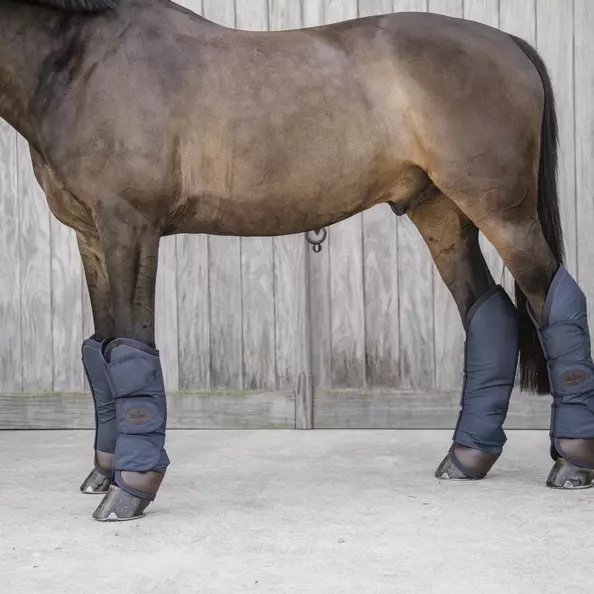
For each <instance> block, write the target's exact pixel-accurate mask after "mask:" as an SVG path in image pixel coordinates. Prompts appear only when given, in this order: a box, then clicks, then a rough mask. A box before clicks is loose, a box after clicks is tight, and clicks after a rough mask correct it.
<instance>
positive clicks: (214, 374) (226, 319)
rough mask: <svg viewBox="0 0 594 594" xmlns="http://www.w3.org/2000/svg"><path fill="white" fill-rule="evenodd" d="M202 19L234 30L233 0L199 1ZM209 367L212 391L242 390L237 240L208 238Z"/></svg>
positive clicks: (233, 238)
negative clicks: (223, 389) (213, 389)
mask: <svg viewBox="0 0 594 594" xmlns="http://www.w3.org/2000/svg"><path fill="white" fill-rule="evenodd" d="M203 13H204V16H205V17H206V18H208V19H210V20H212V21H214V22H216V23H219V24H221V25H225V26H227V27H235V25H236V21H235V2H234V1H233V0H203ZM209 286H210V344H211V355H210V367H211V384H210V385H211V386H212V387H213V388H231V389H241V388H243V345H242V335H243V323H242V306H241V239H240V238H239V237H218V236H211V237H209Z"/></svg>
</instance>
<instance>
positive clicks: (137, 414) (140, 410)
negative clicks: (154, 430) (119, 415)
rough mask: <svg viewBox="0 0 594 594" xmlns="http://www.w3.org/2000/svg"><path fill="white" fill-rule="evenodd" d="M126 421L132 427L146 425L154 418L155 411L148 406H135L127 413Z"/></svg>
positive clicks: (125, 414)
mask: <svg viewBox="0 0 594 594" xmlns="http://www.w3.org/2000/svg"><path fill="white" fill-rule="evenodd" d="M124 416H125V417H126V421H128V423H131V424H132V425H144V424H145V423H148V422H149V421H151V420H152V418H153V411H152V410H151V409H150V408H148V407H146V406H134V407H132V408H129V409H128V410H127V411H126V412H125V413H124Z"/></svg>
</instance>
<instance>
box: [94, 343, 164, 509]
mask: <svg viewBox="0 0 594 594" xmlns="http://www.w3.org/2000/svg"><path fill="white" fill-rule="evenodd" d="M101 351H102V356H103V360H104V364H105V367H106V369H107V377H108V380H109V384H110V386H111V389H112V392H113V394H114V397H115V403H116V413H117V429H118V438H117V444H116V448H115V463H114V469H115V476H114V484H113V485H112V486H111V487H110V490H109V492H108V493H107V495H106V496H105V498H104V500H103V501H102V502H101V504H100V505H99V507H98V508H97V510H96V511H95V513H94V514H93V517H94V518H95V519H96V520H99V521H123V520H133V519H136V518H140V517H142V516H143V515H144V510H145V509H146V507H147V506H148V505H149V503H150V502H151V501H153V500H154V499H155V496H156V493H157V491H158V489H159V487H160V485H161V482H162V480H163V477H164V475H165V471H166V469H167V467H168V465H169V458H168V456H167V453H166V451H165V427H166V423H167V405H166V399H165V386H164V383H163V372H162V369H161V362H160V359H159V351H157V350H156V349H154V348H152V347H149V346H147V345H145V344H143V343H140V342H137V341H134V340H130V339H115V340H112V341H110V342H108V343H104V344H103V345H102V347H101Z"/></svg>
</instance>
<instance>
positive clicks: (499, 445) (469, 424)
mask: <svg viewBox="0 0 594 594" xmlns="http://www.w3.org/2000/svg"><path fill="white" fill-rule="evenodd" d="M409 216H410V218H411V219H412V221H413V222H414V223H415V225H416V226H417V228H418V229H419V231H420V233H421V235H422V236H423V238H424V240H425V242H426V243H427V245H428V247H429V250H430V252H431V255H432V256H433V259H434V261H435V265H436V266H437V269H438V271H439V273H440V275H441V277H442V279H443V280H444V282H445V283H446V284H447V286H448V288H449V289H450V292H451V293H452V296H453V297H454V300H455V301H456V305H457V306H458V310H459V311H460V315H461V317H462V321H463V323H464V328H465V330H466V343H465V357H464V385H463V387H462V398H461V411H460V414H459V417H458V423H457V425H456V430H455V432H454V437H453V444H452V447H451V449H450V451H449V453H448V455H447V456H446V458H445V459H444V461H443V462H442V463H441V464H440V465H439V467H438V469H437V471H436V473H435V474H436V476H437V477H438V478H448V479H480V478H483V477H484V476H486V474H487V473H488V472H489V470H491V467H492V466H493V464H494V463H495V462H496V461H497V459H498V458H499V456H500V455H501V452H502V449H503V445H504V444H505V441H506V437H505V433H504V431H503V423H504V421H505V418H506V415H507V410H508V405H509V400H510V397H511V392H512V388H513V385H514V380H515V374H516V366H517V360H518V322H517V311H516V308H515V306H514V305H513V303H512V302H511V300H510V298H509V297H508V296H507V294H506V292H505V291H504V290H503V288H502V287H501V286H498V285H496V284H495V282H494V280H493V278H492V276H491V273H490V272H489V269H488V267H487V265H486V263H485V260H484V258H483V255H482V253H481V249H480V247H479V236H478V229H477V228H476V226H475V225H474V224H472V223H471V222H470V220H469V219H468V218H467V217H466V216H464V215H463V214H462V212H461V211H460V210H459V209H458V208H457V207H456V206H455V204H454V203H453V202H451V201H450V200H449V199H448V198H446V197H445V196H444V195H443V194H439V195H437V196H435V197H433V198H431V199H430V200H428V201H426V202H424V203H422V204H421V205H420V206H418V207H417V208H416V209H414V210H413V211H412V212H411V213H410V215H409Z"/></svg>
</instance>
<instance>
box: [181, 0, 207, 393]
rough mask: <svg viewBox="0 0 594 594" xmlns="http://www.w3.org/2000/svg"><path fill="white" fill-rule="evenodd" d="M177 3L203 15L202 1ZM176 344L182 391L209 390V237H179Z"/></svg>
mask: <svg viewBox="0 0 594 594" xmlns="http://www.w3.org/2000/svg"><path fill="white" fill-rule="evenodd" d="M178 4H181V5H182V6H185V7H186V8H189V9H190V10H193V11H194V12H196V13H198V14H202V13H203V6H202V0H178ZM175 241H176V252H177V259H176V279H177V318H178V323H177V332H178V336H177V343H178V349H177V350H178V382H179V389H180V390H208V389H210V387H211V382H210V380H211V377H210V291H209V276H208V245H209V241H208V236H207V235H187V234H182V235H177V236H176V238H175Z"/></svg>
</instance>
